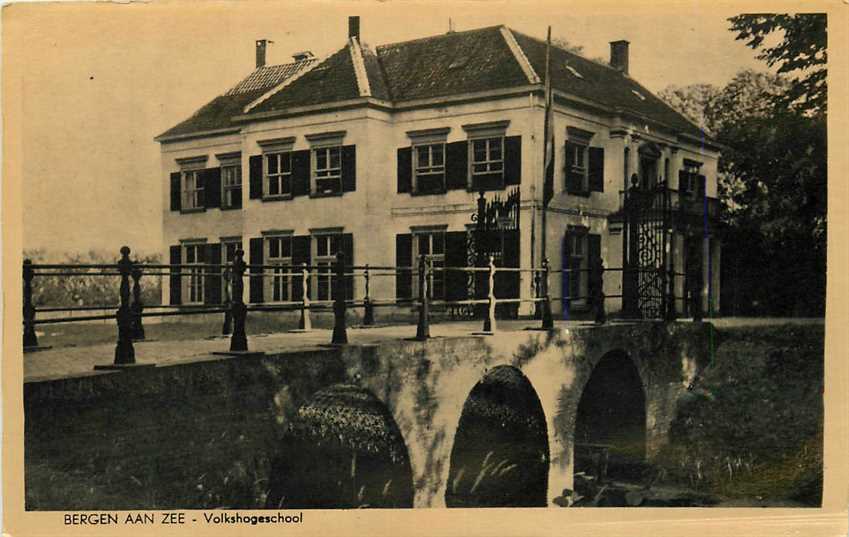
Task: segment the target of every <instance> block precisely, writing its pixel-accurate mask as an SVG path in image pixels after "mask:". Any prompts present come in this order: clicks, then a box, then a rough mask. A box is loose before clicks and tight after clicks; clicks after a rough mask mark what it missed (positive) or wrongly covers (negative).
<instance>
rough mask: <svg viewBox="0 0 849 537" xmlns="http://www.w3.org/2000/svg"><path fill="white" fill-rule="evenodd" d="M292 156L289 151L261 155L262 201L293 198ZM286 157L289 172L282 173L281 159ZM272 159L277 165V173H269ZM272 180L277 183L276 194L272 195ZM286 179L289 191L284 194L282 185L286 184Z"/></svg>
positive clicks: (276, 151)
mask: <svg viewBox="0 0 849 537" xmlns="http://www.w3.org/2000/svg"><path fill="white" fill-rule="evenodd" d="M292 154H293V152H292V151H291V150H285V149H284V150H275V151H266V152H264V153H263V154H262V199H264V200H269V199H291V198H292V197H293V188H294V182H293V176H294V173H293V167H292ZM284 156H285V157H286V158H287V160H288V163H289V171H288V172H284V171H282V170H283V157H284ZM271 158H274V159H275V160H276V163H277V173H274V174H272V173H270V169H271V166H270V159H271ZM272 178H274V179H276V183H277V190H278V191H277V193H275V194H273V193H272V192H271V183H272ZM287 179H288V185H289V189H288V192H284V188H283V187H284V185H285V184H287V183H286V180H287Z"/></svg>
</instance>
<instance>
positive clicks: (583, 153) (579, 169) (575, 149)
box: [566, 142, 590, 192]
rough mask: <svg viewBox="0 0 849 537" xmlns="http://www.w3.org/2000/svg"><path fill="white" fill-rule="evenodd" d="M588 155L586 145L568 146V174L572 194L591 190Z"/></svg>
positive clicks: (570, 144) (575, 144) (572, 143)
mask: <svg viewBox="0 0 849 537" xmlns="http://www.w3.org/2000/svg"><path fill="white" fill-rule="evenodd" d="M587 154H588V151H587V145H586V144H583V143H576V142H569V143H567V144H566V173H567V176H568V177H569V187H570V188H569V190H570V191H572V192H587V191H589V189H590V184H589V173H588V171H589V166H588V163H587Z"/></svg>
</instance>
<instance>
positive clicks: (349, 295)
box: [340, 233, 354, 300]
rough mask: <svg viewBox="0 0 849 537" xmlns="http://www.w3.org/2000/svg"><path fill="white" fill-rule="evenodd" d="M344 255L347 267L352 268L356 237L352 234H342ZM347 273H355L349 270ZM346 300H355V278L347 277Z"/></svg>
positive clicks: (341, 246)
mask: <svg viewBox="0 0 849 537" xmlns="http://www.w3.org/2000/svg"><path fill="white" fill-rule="evenodd" d="M340 248H341V250H342V254H343V255H344V256H345V267H350V266H352V265H353V264H354V236H353V235H352V234H351V233H343V234H342V244H341V245H340ZM345 272H346V273H347V272H353V271H352V270H349V269H348V268H346V269H345ZM345 299H346V300H353V299H354V277H353V276H345Z"/></svg>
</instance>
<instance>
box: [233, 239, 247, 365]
mask: <svg viewBox="0 0 849 537" xmlns="http://www.w3.org/2000/svg"><path fill="white" fill-rule="evenodd" d="M245 268H246V265H245V251H244V250H242V249H241V248H239V249H238V250H236V258H235V259H234V260H233V270H232V278H233V279H232V284H231V287H232V289H233V297H232V299H231V301H232V303H233V305H232V310H233V335H231V336H230V352H248V336H247V335H246V334H245V321H246V320H247V316H248V307H247V306H246V305H245V297H244V294H245V280H244V278H245Z"/></svg>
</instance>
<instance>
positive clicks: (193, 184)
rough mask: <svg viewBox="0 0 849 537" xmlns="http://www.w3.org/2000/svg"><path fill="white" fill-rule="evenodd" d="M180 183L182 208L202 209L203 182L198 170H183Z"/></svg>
mask: <svg viewBox="0 0 849 537" xmlns="http://www.w3.org/2000/svg"><path fill="white" fill-rule="evenodd" d="M182 184H183V188H182V209H183V210H186V209H202V208H203V207H204V203H203V202H204V199H203V191H204V188H203V187H204V184H203V180H202V179H201V177H200V170H184V171H183V172H182Z"/></svg>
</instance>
